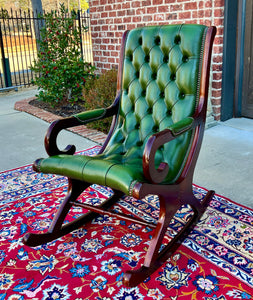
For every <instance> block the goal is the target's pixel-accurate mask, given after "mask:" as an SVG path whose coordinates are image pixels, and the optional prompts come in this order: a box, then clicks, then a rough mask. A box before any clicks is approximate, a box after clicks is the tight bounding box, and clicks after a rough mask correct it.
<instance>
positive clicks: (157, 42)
mask: <svg viewBox="0 0 253 300" xmlns="http://www.w3.org/2000/svg"><path fill="white" fill-rule="evenodd" d="M160 43H161V39H160V36H156V37H155V44H156V45H157V46H159V45H160Z"/></svg>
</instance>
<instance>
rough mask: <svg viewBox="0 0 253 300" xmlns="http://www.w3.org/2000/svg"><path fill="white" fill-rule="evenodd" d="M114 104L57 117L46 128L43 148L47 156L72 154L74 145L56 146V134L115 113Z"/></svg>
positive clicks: (74, 149) (74, 148)
mask: <svg viewBox="0 0 253 300" xmlns="http://www.w3.org/2000/svg"><path fill="white" fill-rule="evenodd" d="M115 108H116V106H115V105H112V106H110V107H108V108H99V109H95V110H90V111H85V112H82V113H79V114H76V115H73V116H71V117H68V118H64V119H59V120H56V121H54V122H53V123H52V124H51V125H50V126H49V128H48V130H47V133H46V136H45V140H44V143H45V149H46V151H47V153H48V155H49V156H53V155H59V154H70V155H71V154H74V153H75V151H76V147H75V146H74V145H68V146H67V147H66V148H65V149H64V150H59V148H58V146H57V142H56V140H57V136H58V134H59V132H60V131H61V130H63V129H67V128H71V127H76V126H79V125H85V124H87V123H90V122H92V121H96V120H100V119H104V118H107V117H110V116H112V115H114V114H115V112H116V109H115Z"/></svg>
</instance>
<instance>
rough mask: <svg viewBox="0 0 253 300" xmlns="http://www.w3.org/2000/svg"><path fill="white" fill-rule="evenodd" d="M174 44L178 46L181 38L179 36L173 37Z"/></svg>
mask: <svg viewBox="0 0 253 300" xmlns="http://www.w3.org/2000/svg"><path fill="white" fill-rule="evenodd" d="M174 43H175V44H176V45H179V44H180V43H181V37H180V35H176V36H175V39H174Z"/></svg>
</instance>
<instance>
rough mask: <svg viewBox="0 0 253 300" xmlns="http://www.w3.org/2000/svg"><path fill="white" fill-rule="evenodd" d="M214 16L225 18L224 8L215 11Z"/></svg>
mask: <svg viewBox="0 0 253 300" xmlns="http://www.w3.org/2000/svg"><path fill="white" fill-rule="evenodd" d="M214 16H215V17H216V18H220V17H223V16H224V10H223V9H222V8H221V9H215V10H214Z"/></svg>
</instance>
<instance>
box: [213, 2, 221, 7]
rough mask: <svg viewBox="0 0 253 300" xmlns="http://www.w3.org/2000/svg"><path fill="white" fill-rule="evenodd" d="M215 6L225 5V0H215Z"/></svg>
mask: <svg viewBox="0 0 253 300" xmlns="http://www.w3.org/2000/svg"><path fill="white" fill-rule="evenodd" d="M213 6H214V7H224V0H214V4H213Z"/></svg>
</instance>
